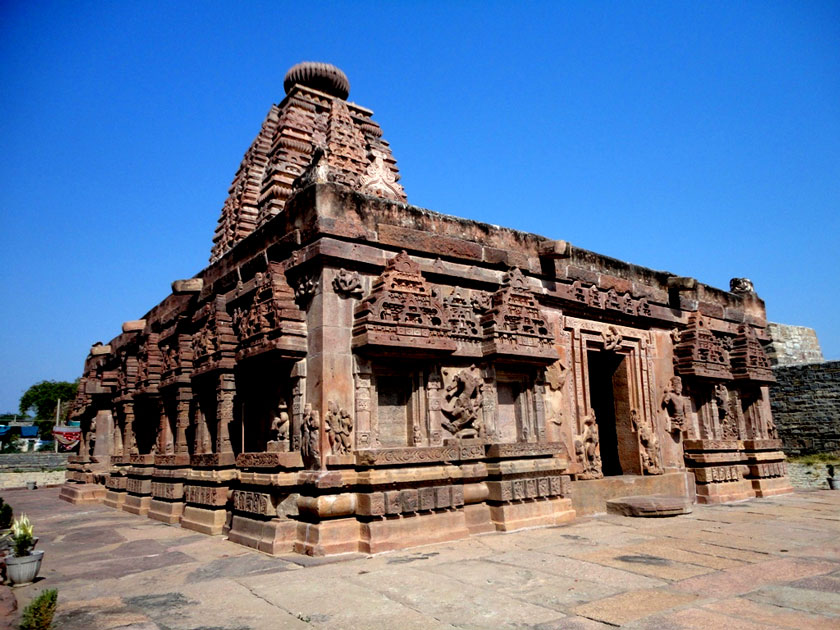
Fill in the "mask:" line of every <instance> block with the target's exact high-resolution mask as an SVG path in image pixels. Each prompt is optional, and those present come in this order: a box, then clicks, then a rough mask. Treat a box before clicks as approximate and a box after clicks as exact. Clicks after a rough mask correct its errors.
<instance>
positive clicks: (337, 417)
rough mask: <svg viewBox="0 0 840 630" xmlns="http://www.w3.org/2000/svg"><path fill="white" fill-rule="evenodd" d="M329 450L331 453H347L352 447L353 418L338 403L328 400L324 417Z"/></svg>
mask: <svg viewBox="0 0 840 630" xmlns="http://www.w3.org/2000/svg"><path fill="white" fill-rule="evenodd" d="M324 420H325V422H326V425H325V427H324V428H325V429H326V432H327V438H328V439H329V442H330V451H331V452H332V454H333V455H347V454H348V453H350V450H351V449H352V443H351V441H350V436H351V434H352V433H353V419H352V418H351V417H350V414H349V413H347V411H345V410H344V409H340V408H339V406H338V403H336V402H335V401H330V403H329V405H328V410H327V414H326V416H325V417H324Z"/></svg>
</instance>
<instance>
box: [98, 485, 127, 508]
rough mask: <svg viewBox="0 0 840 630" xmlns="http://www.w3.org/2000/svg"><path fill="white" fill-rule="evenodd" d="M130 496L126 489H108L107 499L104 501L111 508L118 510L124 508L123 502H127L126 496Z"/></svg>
mask: <svg viewBox="0 0 840 630" xmlns="http://www.w3.org/2000/svg"><path fill="white" fill-rule="evenodd" d="M127 496H128V493H127V492H126V491H125V490H106V491H105V499H104V500H103V501H102V503H104V504H105V505H107V506H108V507H109V508H115V509H117V510H120V509H122V506H123V503H125V498H126V497H127Z"/></svg>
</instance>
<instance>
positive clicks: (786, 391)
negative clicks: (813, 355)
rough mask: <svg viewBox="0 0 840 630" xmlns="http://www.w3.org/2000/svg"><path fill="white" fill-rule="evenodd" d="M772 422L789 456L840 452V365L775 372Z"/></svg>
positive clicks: (831, 362)
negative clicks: (773, 421)
mask: <svg viewBox="0 0 840 630" xmlns="http://www.w3.org/2000/svg"><path fill="white" fill-rule="evenodd" d="M773 373H774V374H775V375H776V380H777V383H776V384H775V385H773V386H772V387H771V389H770V400H771V405H772V407H773V419H774V420H775V422H776V427H777V428H778V430H779V437H780V438H781V439H782V442H783V449H784V451H785V452H786V453H787V454H788V455H805V454H808V453H828V452H835V451H840V361H828V362H825V363H814V364H811V365H792V366H785V367H781V366H780V367H777V368H774V370H773Z"/></svg>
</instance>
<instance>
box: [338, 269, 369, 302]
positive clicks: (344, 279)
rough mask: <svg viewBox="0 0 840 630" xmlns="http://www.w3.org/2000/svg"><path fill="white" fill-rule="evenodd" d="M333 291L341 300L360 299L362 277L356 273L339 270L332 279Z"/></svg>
mask: <svg viewBox="0 0 840 630" xmlns="http://www.w3.org/2000/svg"><path fill="white" fill-rule="evenodd" d="M332 285H333V290H334V291H335V292H336V293H337V294H338V295H340V296H341V297H343V298H360V297H362V276H361V275H359V272H358V271H347V270H346V269H342V270H340V271H339V272H338V273H337V274H336V276H335V277H334V278H333V282H332Z"/></svg>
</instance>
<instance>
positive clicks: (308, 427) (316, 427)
mask: <svg viewBox="0 0 840 630" xmlns="http://www.w3.org/2000/svg"><path fill="white" fill-rule="evenodd" d="M320 433H321V418H320V415H319V414H318V412H317V411H313V410H312V405H310V404H307V405H306V406H305V407H304V409H303V424H302V426H301V441H300V454H301V456H302V457H303V461H304V463H305V464H306V465H307V466H309V467H310V468H320V467H321V445H320V437H321V436H320Z"/></svg>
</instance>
